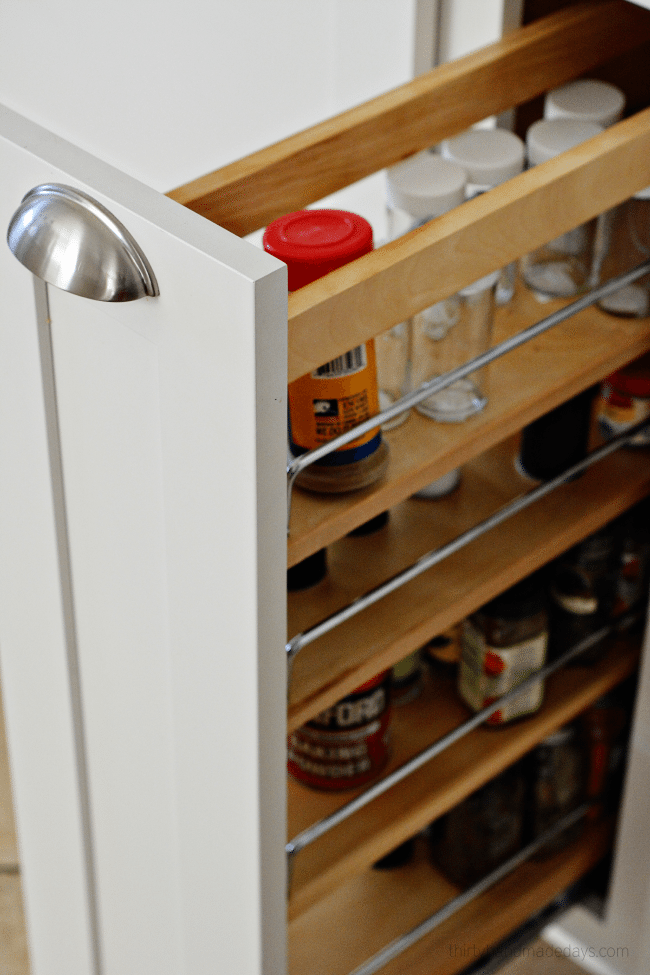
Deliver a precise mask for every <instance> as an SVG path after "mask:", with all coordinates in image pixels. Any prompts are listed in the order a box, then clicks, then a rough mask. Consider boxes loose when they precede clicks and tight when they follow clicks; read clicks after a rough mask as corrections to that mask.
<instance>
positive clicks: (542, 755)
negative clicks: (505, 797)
mask: <svg viewBox="0 0 650 975" xmlns="http://www.w3.org/2000/svg"><path fill="white" fill-rule="evenodd" d="M586 761H587V759H586V752H585V748H584V745H583V743H582V739H581V736H580V734H579V731H578V728H577V726H576V725H575V724H570V725H566V726H565V727H564V728H558V730H557V731H554V732H553V733H552V734H551V735H548V736H547V737H546V738H545V739H544V740H543V741H542V742H540V744H539V745H537V747H536V748H534V749H533V750H532V752H530V753H529V755H528V757H527V759H526V764H527V768H528V777H529V781H528V797H527V803H526V805H527V825H528V832H529V836H530V839H531V840H534V839H537V837H538V836H541V834H542V833H544V832H545V831H546V830H548V829H550V828H551V827H552V826H554V825H555V823H557V822H558V820H560V819H562V818H563V817H564V816H567V815H568V814H569V813H570V812H572V811H573V810H574V809H576V808H577V807H578V806H579V805H580V803H581V802H583V801H584V799H585V797H586ZM582 828H583V822H582V820H579V821H578V822H577V823H574V825H573V826H570V827H569V828H568V829H565V830H563V831H562V832H561V833H560V834H558V835H557V836H556V837H554V838H553V839H552V840H549V841H548V842H547V843H545V844H544V845H543V847H541V848H540V849H539V850H538V851H537V853H535V854H534V859H544V858H546V857H549V856H553V854H555V853H557V852H559V850H562V849H563V848H564V847H565V846H567V844H568V843H571V842H572V841H573V840H574V839H576V838H577V837H578V836H579V835H580V833H581V832H582Z"/></svg>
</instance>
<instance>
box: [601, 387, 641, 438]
mask: <svg viewBox="0 0 650 975" xmlns="http://www.w3.org/2000/svg"><path fill="white" fill-rule="evenodd" d="M648 417H650V399H642V398H641V397H638V396H633V395H632V394H631V393H626V392H623V391H621V390H618V389H615V388H614V386H612V385H611V384H610V383H608V382H604V383H603V385H602V387H601V399H600V402H599V405H598V426H599V428H600V432H601V433H602V435H603V437H604V438H605V439H606V440H611V439H612V437H616V436H618V434H620V433H624V432H625V431H626V430H627V429H628V428H629V427H632V426H634V425H635V424H636V423H641V421H642V420H647V419H648ZM633 443H635V444H637V445H639V446H647V445H648V444H650V433H649V432H648V431H646V432H643V433H638V434H637V435H636V436H635V437H634V440H633Z"/></svg>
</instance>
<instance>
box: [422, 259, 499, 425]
mask: <svg viewBox="0 0 650 975" xmlns="http://www.w3.org/2000/svg"><path fill="white" fill-rule="evenodd" d="M498 280H499V272H498V271H495V272H494V273H493V274H488V275H486V276H485V277H483V278H480V279H479V280H478V281H475V282H474V283H473V284H470V285H468V286H467V287H466V288H462V289H461V290H460V291H458V292H457V293H456V294H455V295H452V296H451V297H450V298H445V299H444V300H443V301H439V302H437V303H436V304H435V305H431V307H430V308H425V309H424V311H421V312H418V314H417V315H414V316H413V370H412V372H413V387H414V388H416V389H417V387H418V386H420V385H422V383H424V382H427V381H428V380H430V379H435V378H436V377H437V376H441V375H443V374H444V373H447V372H450V371H451V370H452V369H456V368H457V367H458V366H461V365H464V364H465V363H466V362H467V361H469V360H470V359H474V358H476V356H478V355H481V354H482V353H484V352H487V350H488V349H489V348H490V346H491V344H492V326H493V322H494V291H495V287H496V284H497V282H498ZM486 404H487V392H486V371H485V369H480V370H477V371H476V372H473V373H470V374H469V375H468V376H465V377H464V378H463V379H458V380H456V382H454V383H452V384H451V385H450V386H447V387H446V388H445V389H442V390H440V392H438V393H434V394H433V395H432V396H429V397H427V399H425V400H423V401H422V402H421V403H418V405H417V407H416V409H417V410H418V412H419V413H422V414H423V415H424V416H428V417H430V418H431V419H433V420H437V421H438V422H439V423H461V422H462V421H463V420H467V419H468V418H469V417H471V416H474V415H475V414H476V413H479V412H480V411H481V410H482V409H484V408H485V406H486Z"/></svg>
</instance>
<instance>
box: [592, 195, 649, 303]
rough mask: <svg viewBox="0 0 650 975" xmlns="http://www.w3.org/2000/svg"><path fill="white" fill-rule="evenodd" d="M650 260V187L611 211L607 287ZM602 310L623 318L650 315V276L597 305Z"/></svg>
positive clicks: (603, 269)
mask: <svg viewBox="0 0 650 975" xmlns="http://www.w3.org/2000/svg"><path fill="white" fill-rule="evenodd" d="M649 258H650V186H647V187H646V188H645V189H643V190H640V191H639V192H638V193H635V194H634V196H633V197H631V198H630V199H629V200H625V201H624V202H623V203H621V204H620V206H617V207H615V208H614V209H613V210H611V211H610V220H609V224H608V234H607V247H606V252H605V254H604V257H603V260H602V263H601V266H600V274H599V278H600V283H601V284H604V283H605V282H606V281H609V280H610V279H611V278H615V277H616V276H617V275H618V274H622V273H623V272H624V271H630V270H631V269H632V268H633V267H636V266H637V264H641V263H642V262H643V261H647V260H648V259H649ZM597 305H598V307H599V308H601V309H602V310H603V311H606V312H607V313H608V314H609V315H616V316H617V317H619V318H647V317H648V315H650V274H644V275H643V277H642V278H637V280H636V281H633V282H632V284H628V285H625V287H623V288H619V290H618V291H615V292H614V293H613V294H610V295H606V296H605V297H604V298H601V299H600V301H598V302H597Z"/></svg>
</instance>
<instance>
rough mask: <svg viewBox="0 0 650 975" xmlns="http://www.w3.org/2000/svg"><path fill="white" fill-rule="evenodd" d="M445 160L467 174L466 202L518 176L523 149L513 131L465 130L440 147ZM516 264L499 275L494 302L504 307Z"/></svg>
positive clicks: (509, 295)
mask: <svg viewBox="0 0 650 975" xmlns="http://www.w3.org/2000/svg"><path fill="white" fill-rule="evenodd" d="M440 152H441V154H442V156H443V157H444V158H445V159H451V160H452V162H455V163H458V165H459V166H462V167H463V169H464V170H465V171H466V173H467V187H466V189H465V195H466V197H467V198H468V199H469V198H471V197H473V196H477V195H478V194H479V193H484V192H485V191H486V190H489V189H492V187H494V186H499V185H500V184H501V183H505V182H506V181H507V180H509V179H512V178H513V177H514V176H517V174H518V173H521V172H522V170H523V168H524V162H525V157H526V147H525V145H524V143H523V141H522V140H521V139H520V138H519V136H518V135H515V133H514V132H509V131H508V130H507V129H498V128H497V129H469V130H468V131H467V132H462V133H461V134H460V135H457V136H455V138H453V139H445V141H444V142H442V143H441V145H440ZM516 275H517V262H516V261H513V262H512V263H511V264H508V265H507V266H506V267H505V268H503V270H502V271H501V272H500V274H499V280H498V282H497V287H496V302H497V304H498V305H504V304H507V302H509V301H510V300H511V298H512V296H513V294H514V289H515V279H516Z"/></svg>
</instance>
